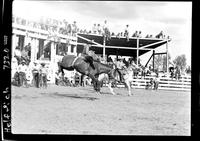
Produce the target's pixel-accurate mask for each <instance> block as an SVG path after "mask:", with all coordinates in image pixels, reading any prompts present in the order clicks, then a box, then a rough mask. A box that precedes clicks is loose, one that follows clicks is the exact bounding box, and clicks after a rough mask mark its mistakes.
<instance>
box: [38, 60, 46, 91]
mask: <svg viewBox="0 0 200 141" xmlns="http://www.w3.org/2000/svg"><path fill="white" fill-rule="evenodd" d="M39 74H40V76H39V78H40V87H44V88H47V74H48V71H47V68H46V67H45V63H41V67H40V68H39Z"/></svg>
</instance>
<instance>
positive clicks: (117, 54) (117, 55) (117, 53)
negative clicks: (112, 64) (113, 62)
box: [116, 49, 119, 60]
mask: <svg viewBox="0 0 200 141" xmlns="http://www.w3.org/2000/svg"><path fill="white" fill-rule="evenodd" d="M118 57H119V50H118V49H117V52H116V59H117V60H118Z"/></svg>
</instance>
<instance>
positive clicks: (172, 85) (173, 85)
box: [118, 76, 191, 91]
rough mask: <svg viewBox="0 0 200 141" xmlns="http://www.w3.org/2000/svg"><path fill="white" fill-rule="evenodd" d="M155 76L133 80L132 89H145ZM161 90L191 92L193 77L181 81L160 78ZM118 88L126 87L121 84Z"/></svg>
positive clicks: (186, 77) (184, 77)
mask: <svg viewBox="0 0 200 141" xmlns="http://www.w3.org/2000/svg"><path fill="white" fill-rule="evenodd" d="M151 78H155V76H146V77H145V78H144V77H143V78H141V76H139V77H138V78H133V81H132V83H131V84H132V85H131V87H132V88H140V89H145V87H146V85H147V82H149V81H150V79H151ZM159 79H160V81H159V86H158V89H159V90H177V91H190V90H191V76H182V77H181V78H180V79H179V80H176V79H174V78H173V79H172V78H170V77H160V78H159ZM118 87H125V85H124V84H119V85H118Z"/></svg>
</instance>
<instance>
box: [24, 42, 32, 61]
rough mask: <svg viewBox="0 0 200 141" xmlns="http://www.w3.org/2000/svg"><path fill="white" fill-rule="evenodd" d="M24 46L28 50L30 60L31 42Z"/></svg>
mask: <svg viewBox="0 0 200 141" xmlns="http://www.w3.org/2000/svg"><path fill="white" fill-rule="evenodd" d="M24 48H25V50H26V51H27V56H28V59H29V60H30V58H31V43H28V45H26V46H25V47H24Z"/></svg>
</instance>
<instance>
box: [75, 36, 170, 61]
mask: <svg viewBox="0 0 200 141" xmlns="http://www.w3.org/2000/svg"><path fill="white" fill-rule="evenodd" d="M137 40H138V41H139V44H138V47H139V56H141V55H143V54H145V53H147V52H149V51H151V50H153V49H156V48H157V47H159V46H161V45H164V44H166V43H167V42H169V41H170V39H158V38H136V37H130V38H129V41H127V39H126V38H125V37H120V38H119V37H116V36H111V39H110V40H109V41H106V42H105V48H106V49H105V54H107V55H117V54H118V55H120V56H132V57H136V55H137ZM103 41H104V39H103V36H102V35H96V34H81V33H79V34H78V41H77V42H78V47H77V52H78V53H80V52H82V50H83V44H90V45H91V48H90V49H91V50H93V51H95V53H96V54H103Z"/></svg>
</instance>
